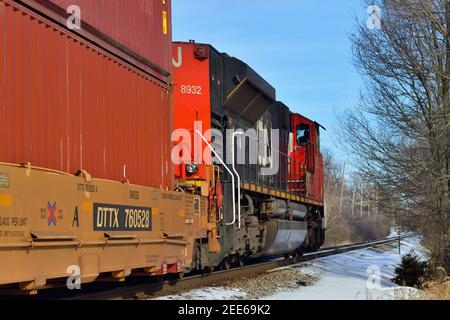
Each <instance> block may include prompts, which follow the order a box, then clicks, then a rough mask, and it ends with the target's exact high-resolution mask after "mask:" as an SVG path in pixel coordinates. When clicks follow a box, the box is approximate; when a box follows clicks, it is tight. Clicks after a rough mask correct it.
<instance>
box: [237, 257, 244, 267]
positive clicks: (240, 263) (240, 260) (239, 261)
mask: <svg viewBox="0 0 450 320" xmlns="http://www.w3.org/2000/svg"><path fill="white" fill-rule="evenodd" d="M237 261H238V265H239V267H240V268H242V267H243V266H245V258H244V257H243V256H238V257H237Z"/></svg>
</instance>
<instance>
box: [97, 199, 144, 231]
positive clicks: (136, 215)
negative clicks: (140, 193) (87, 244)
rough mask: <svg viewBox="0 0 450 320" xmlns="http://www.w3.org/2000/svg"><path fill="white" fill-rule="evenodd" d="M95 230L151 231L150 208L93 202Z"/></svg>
mask: <svg viewBox="0 0 450 320" xmlns="http://www.w3.org/2000/svg"><path fill="white" fill-rule="evenodd" d="M94 230H95V231H152V209H151V208H141V207H130V206H119V205H111V204H102V203H94Z"/></svg>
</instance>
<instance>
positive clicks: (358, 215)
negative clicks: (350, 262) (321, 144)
mask: <svg viewBox="0 0 450 320" xmlns="http://www.w3.org/2000/svg"><path fill="white" fill-rule="evenodd" d="M323 154H324V180H325V181H324V184H325V185H324V186H325V203H326V210H327V236H326V238H327V240H326V245H329V246H332V245H339V244H346V243H356V242H363V241H369V240H376V239H381V238H384V237H387V236H388V235H389V233H390V230H391V226H392V219H390V218H389V217H387V216H386V215H385V214H384V213H383V212H382V211H381V210H380V209H379V204H378V196H377V190H376V188H375V187H374V186H372V185H370V184H369V183H365V182H364V181H362V180H361V178H360V177H359V176H358V174H355V173H351V171H350V170H349V168H348V167H347V168H346V167H345V165H344V164H343V163H340V162H338V161H336V160H335V158H334V157H333V155H332V154H331V153H330V152H329V151H327V150H325V151H324V152H323Z"/></svg>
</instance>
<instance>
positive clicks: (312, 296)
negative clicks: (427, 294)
mask: <svg viewBox="0 0 450 320" xmlns="http://www.w3.org/2000/svg"><path fill="white" fill-rule="evenodd" d="M400 247H401V254H399V251H398V243H392V244H389V245H384V246H381V247H379V248H368V249H362V250H358V251H354V252H349V253H346V254H342V255H336V256H330V257H326V258H322V259H318V260H315V261H313V262H308V263H304V264H302V265H300V270H301V271H302V272H304V273H309V274H317V275H319V276H320V281H319V282H317V283H316V284H314V285H313V286H310V287H304V288H299V289H296V290H289V291H284V292H279V293H277V294H275V295H271V296H268V297H265V298H264V299H270V300H367V299H370V300H372V299H373V300H379V299H389V300H392V299H405V298H408V297H410V296H415V295H417V294H418V293H419V291H417V290H415V289H412V288H402V287H398V286H396V285H395V284H393V283H392V282H391V279H392V278H394V273H395V268H396V267H397V265H398V264H399V263H400V262H401V257H402V256H403V255H405V254H407V253H410V252H414V253H415V254H417V255H418V256H419V257H421V258H425V257H426V254H425V252H424V251H423V250H422V249H421V247H420V239H419V238H418V237H414V238H408V239H405V240H403V241H402V242H401V246H400ZM378 275H379V276H378Z"/></svg>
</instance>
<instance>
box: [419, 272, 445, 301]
mask: <svg viewBox="0 0 450 320" xmlns="http://www.w3.org/2000/svg"><path fill="white" fill-rule="evenodd" d="M437 271H438V274H440V276H439V278H441V280H433V281H428V282H426V283H425V284H424V285H423V287H424V293H423V295H422V296H421V297H420V299H424V300H450V277H449V276H448V275H447V272H446V271H445V270H444V269H443V268H438V270H437Z"/></svg>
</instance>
